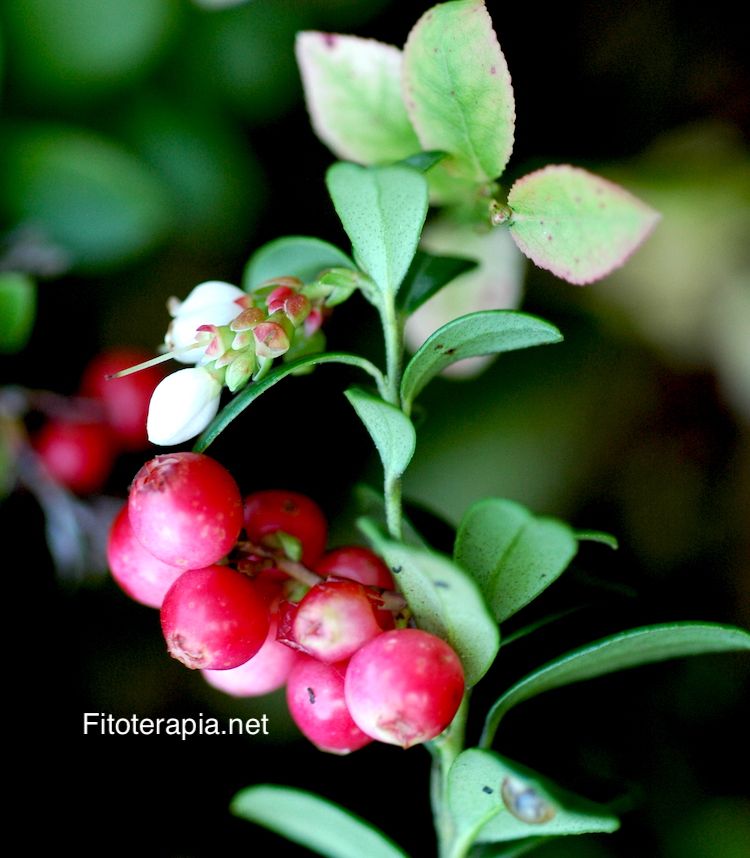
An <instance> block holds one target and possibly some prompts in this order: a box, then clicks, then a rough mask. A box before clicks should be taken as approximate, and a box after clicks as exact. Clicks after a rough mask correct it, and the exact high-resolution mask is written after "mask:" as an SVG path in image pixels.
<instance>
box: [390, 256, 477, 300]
mask: <svg viewBox="0 0 750 858" xmlns="http://www.w3.org/2000/svg"><path fill="white" fill-rule="evenodd" d="M476 267H477V263H476V262H475V261H474V260H473V259H461V258H460V257H457V256H433V254H431V253H426V252H425V251H424V250H418V251H417V253H416V256H415V257H414V260H413V261H412V263H411V265H410V266H409V270H408V271H407V272H406V277H404V281H403V283H402V284H401V288H400V289H399V290H398V298H397V299H396V303H397V305H398V308H399V309H400V310H401V311H402V312H403V313H404V314H406V315H409V314H411V313H413V312H414V311H415V310H416V309H417V308H418V307H421V306H422V304H424V302H425V301H427V300H429V299H430V298H431V297H432V296H433V295H434V294H435V293H436V292H437V291H438V290H440V289H442V288H443V286H445V285H446V284H448V283H450V282H451V280H454V279H455V278H456V277H458V276H459V275H461V274H465V273H466V272H467V271H472V270H473V269H474V268H476Z"/></svg>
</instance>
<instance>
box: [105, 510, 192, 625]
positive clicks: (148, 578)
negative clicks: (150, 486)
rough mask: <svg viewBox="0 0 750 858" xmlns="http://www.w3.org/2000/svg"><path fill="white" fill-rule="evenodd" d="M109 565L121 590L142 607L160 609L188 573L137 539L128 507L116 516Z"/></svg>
mask: <svg viewBox="0 0 750 858" xmlns="http://www.w3.org/2000/svg"><path fill="white" fill-rule="evenodd" d="M107 562H108V563H109V568H110V570H111V571H112V577H113V578H114V579H115V581H117V583H118V584H119V585H120V587H122V589H123V590H124V591H125V592H126V593H127V594H128V596H130V597H131V598H132V599H135V601H136V602H141V604H143V605H148V606H149V607H151V608H160V607H161V604H162V602H163V601H164V596H165V595H166V593H167V590H169V588H170V587H171V586H172V584H173V583H174V582H175V581H176V580H177V578H179V577H180V575H182V573H183V572H184V571H185V570H184V569H180V568H179V567H177V566H170V565H169V564H168V563H164V562H163V561H162V560H159V559H158V557H154V555H153V554H151V552H149V551H146V549H145V548H144V547H143V546H142V545H141V543H140V542H138V540H137V539H136V538H135V534H134V533H133V528H132V527H131V526H130V519H129V518H128V505H127V504H123V507H122V509H121V510H120V512H119V513H118V514H117V516H116V517H115V520H114V522H113V523H112V527H111V529H110V531H109V539H108V541H107Z"/></svg>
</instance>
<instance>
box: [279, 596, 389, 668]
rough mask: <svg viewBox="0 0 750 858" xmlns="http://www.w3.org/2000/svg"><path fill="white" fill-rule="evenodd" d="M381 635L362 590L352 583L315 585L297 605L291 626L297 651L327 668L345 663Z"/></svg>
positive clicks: (372, 610) (367, 598) (370, 604)
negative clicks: (318, 661)
mask: <svg viewBox="0 0 750 858" xmlns="http://www.w3.org/2000/svg"><path fill="white" fill-rule="evenodd" d="M381 632H382V629H381V628H380V626H379V625H378V621H377V620H376V619H375V610H374V606H373V604H372V602H371V601H370V599H369V597H368V596H367V593H366V592H365V588H364V587H363V586H362V585H361V584H357V583H356V582H354V581H331V582H323V583H322V584H316V585H315V586H314V587H313V588H312V589H311V590H310V591H309V592H308V593H307V595H306V596H305V598H304V599H302V601H301V602H300V603H299V605H298V607H297V611H296V613H295V616H294V622H293V624H292V638H293V639H294V641H295V642H296V643H297V644H298V645H299V647H300V648H301V649H302V650H303V651H304V652H307V653H309V654H310V655H312V656H314V657H315V658H317V659H320V661H325V662H327V663H328V664H332V663H333V662H337V661H344V660H345V659H348V658H349V657H350V656H351V655H353V654H354V653H355V652H356V651H357V650H358V649H359V648H360V647H361V646H362V645H363V644H365V643H367V641H369V640H370V639H371V638H374V637H375V636H376V635H379V634H380V633H381Z"/></svg>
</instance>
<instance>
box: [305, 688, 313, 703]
mask: <svg viewBox="0 0 750 858" xmlns="http://www.w3.org/2000/svg"><path fill="white" fill-rule="evenodd" d="M307 697H308V699H309V701H310V703H315V691H314V690H313V689H312V688H308V689H307Z"/></svg>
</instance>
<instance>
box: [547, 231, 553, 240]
mask: <svg viewBox="0 0 750 858" xmlns="http://www.w3.org/2000/svg"><path fill="white" fill-rule="evenodd" d="M547 241H552V233H550V234H549V235H548V236H547Z"/></svg>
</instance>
